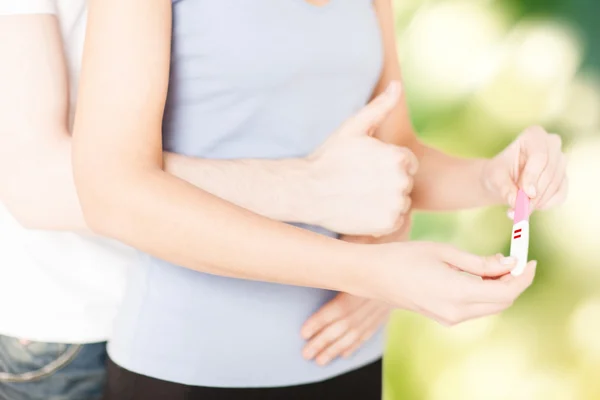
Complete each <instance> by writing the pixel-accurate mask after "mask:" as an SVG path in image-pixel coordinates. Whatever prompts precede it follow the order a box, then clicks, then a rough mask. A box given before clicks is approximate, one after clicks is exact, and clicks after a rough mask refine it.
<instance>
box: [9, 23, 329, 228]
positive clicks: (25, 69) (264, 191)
mask: <svg viewBox="0 0 600 400" xmlns="http://www.w3.org/2000/svg"><path fill="white" fill-rule="evenodd" d="M0 37H3V38H6V39H4V40H2V41H0V55H1V56H2V60H3V61H2V63H0V88H2V90H0V201H2V203H3V204H4V205H5V206H6V207H7V208H8V209H9V211H10V212H11V213H12V214H13V215H14V216H15V217H16V218H17V220H18V221H19V222H20V223H21V224H22V225H24V226H26V227H28V228H33V229H47V230H81V231H83V230H86V229H87V227H86V224H85V220H84V218H83V215H82V212H81V207H80V205H79V199H78V198H77V195H76V191H75V185H74V182H73V177H72V176H73V171H72V167H71V135H70V132H69V123H68V110H69V99H68V93H69V82H68V77H67V70H66V64H65V57H64V52H63V47H62V39H61V36H60V31H59V26H58V22H57V20H56V17H54V16H52V15H40V14H37V15H20V16H0ZM164 164H165V170H166V171H167V172H170V173H172V174H173V175H176V176H178V177H180V178H182V179H184V180H186V181H188V182H190V183H192V184H193V185H195V186H198V187H201V188H203V189H205V190H206V191H207V192H210V193H212V194H214V195H216V196H218V197H221V198H223V199H225V200H228V201H230V202H232V203H234V204H236V205H239V206H241V207H243V208H246V209H249V210H251V211H254V212H256V213H258V214H261V215H264V216H267V217H269V218H273V219H276V220H281V221H287V222H303V223H308V224H318V223H319V222H320V221H322V220H323V216H324V213H325V211H324V210H323V209H322V207H320V205H322V204H324V203H325V202H324V201H323V198H322V197H321V196H320V195H319V194H318V193H317V191H318V190H317V189H316V187H317V185H316V184H315V181H316V180H318V176H319V171H318V170H317V168H315V167H314V166H313V165H312V163H311V162H310V161H309V160H308V159H284V160H207V159H199V158H192V157H186V156H182V155H178V154H172V153H165V156H164Z"/></svg>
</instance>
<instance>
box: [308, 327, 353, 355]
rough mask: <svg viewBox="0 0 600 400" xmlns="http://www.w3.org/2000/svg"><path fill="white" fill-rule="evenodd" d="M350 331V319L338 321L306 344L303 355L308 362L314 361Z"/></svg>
mask: <svg viewBox="0 0 600 400" xmlns="http://www.w3.org/2000/svg"><path fill="white" fill-rule="evenodd" d="M349 329H350V321H349V320H348V319H341V320H338V321H336V322H334V323H332V324H331V325H329V326H327V327H326V328H325V329H323V330H322V331H320V332H319V333H318V334H317V335H316V336H315V337H313V338H312V339H311V340H310V342H308V343H307V344H306V346H305V347H304V350H303V352H302V355H303V356H304V358H305V359H307V360H312V359H313V358H315V357H316V356H317V355H318V354H320V353H321V352H322V351H323V350H325V349H326V348H327V347H329V346H330V345H331V344H332V343H333V342H335V341H336V340H339V339H340V338H341V337H342V336H344V335H345V334H346V332H347V331H348V330H349Z"/></svg>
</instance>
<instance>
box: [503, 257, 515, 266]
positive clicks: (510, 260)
mask: <svg viewBox="0 0 600 400" xmlns="http://www.w3.org/2000/svg"><path fill="white" fill-rule="evenodd" d="M500 263H501V264H502V265H511V264H516V263H517V260H516V259H515V258H514V257H504V258H503V259H502V260H500Z"/></svg>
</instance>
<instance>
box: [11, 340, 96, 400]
mask: <svg viewBox="0 0 600 400" xmlns="http://www.w3.org/2000/svg"><path fill="white" fill-rule="evenodd" d="M105 365H106V343H93V344H83V345H81V344H63V343H42V342H25V341H20V340H19V339H16V338H13V337H9V336H1V335H0V400H97V399H100V398H101V397H102V390H103V388H104V380H105V374H106V372H105Z"/></svg>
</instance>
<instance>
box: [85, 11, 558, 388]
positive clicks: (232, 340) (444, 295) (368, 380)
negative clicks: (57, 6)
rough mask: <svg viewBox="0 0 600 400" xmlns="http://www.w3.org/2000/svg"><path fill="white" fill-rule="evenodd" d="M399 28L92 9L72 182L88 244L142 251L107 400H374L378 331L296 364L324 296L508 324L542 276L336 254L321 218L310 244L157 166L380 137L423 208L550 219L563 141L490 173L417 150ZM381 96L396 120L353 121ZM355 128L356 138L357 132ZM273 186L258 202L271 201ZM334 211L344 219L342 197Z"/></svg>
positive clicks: (300, 16) (466, 261)
mask: <svg viewBox="0 0 600 400" xmlns="http://www.w3.org/2000/svg"><path fill="white" fill-rule="evenodd" d="M172 11H173V21H174V24H173V27H172V26H171V20H172V14H171V12H172ZM392 21H393V20H392V15H391V5H390V2H389V0H375V1H374V2H370V1H367V0H356V1H330V2H328V3H326V4H321V5H315V4H311V3H309V2H305V1H303V0H289V1H270V0H262V1H255V2H240V1H235V0H222V1H219V2H214V1H205V0H180V1H177V2H175V3H174V4H173V5H172V4H171V2H170V1H169V0H157V1H155V2H151V3H148V2H146V1H142V0H102V1H99V0H92V1H91V5H90V17H89V28H88V35H87V39H86V50H85V54H84V67H83V73H82V81H81V82H82V83H81V87H80V90H81V93H80V96H81V97H80V102H79V103H78V114H77V117H76V126H75V138H74V142H75V143H74V163H75V166H74V169H75V179H76V186H77V188H78V192H79V195H80V200H81V203H82V207H83V211H84V215H85V217H86V220H87V221H88V223H89V224H90V226H91V227H92V228H93V229H95V230H96V231H97V232H99V233H102V234H104V235H107V236H111V237H114V238H117V239H120V240H122V241H124V242H125V243H128V244H130V245H133V246H134V247H137V248H138V249H140V250H141V251H142V252H144V253H143V254H142V255H141V257H140V261H139V265H138V266H137V268H135V269H134V270H133V272H132V275H131V279H130V285H129V287H128V289H127V293H126V296H125V300H124V304H123V306H122V310H121V312H120V315H119V317H118V318H117V323H116V330H115V335H114V337H113V339H112V342H111V343H110V345H109V355H110V357H111V359H112V361H113V362H112V363H111V364H110V366H109V384H108V392H107V394H106V398H108V399H152V398H168V399H183V398H186V399H196V398H198V399H213V398H214V399H217V398H218V399H226V398H232V399H252V398H260V399H263V398H264V399H270V398H286V399H294V398H313V397H314V398H347V397H349V396H353V398H376V397H377V396H380V393H381V375H380V374H381V372H380V364H379V360H380V357H381V351H382V346H381V335H380V334H378V335H375V336H374V337H372V338H371V339H370V340H366V341H364V342H363V343H362V345H361V346H360V349H358V350H357V351H356V352H354V354H353V355H352V356H351V357H349V358H346V359H341V358H336V359H335V360H334V361H333V362H327V361H329V360H330V358H331V356H328V357H327V358H326V359H325V360H321V362H320V363H318V364H327V365H326V366H324V367H323V366H320V365H318V364H317V363H314V362H311V361H308V360H305V359H303V358H302V356H301V351H302V347H303V346H304V341H303V339H302V338H301V337H300V335H299V332H298V331H299V330H300V328H301V326H302V324H303V322H304V320H305V319H306V318H307V317H308V316H310V315H311V314H312V313H313V312H314V311H315V310H317V309H319V307H321V306H323V304H325V303H326V302H327V301H329V300H330V299H331V298H332V296H333V295H334V292H332V291H337V292H344V293H345V294H344V295H343V296H344V297H345V299H346V300H344V307H346V308H345V310H346V313H345V314H347V313H352V311H353V307H355V304H358V303H360V304H362V302H361V301H357V302H354V300H355V299H357V298H361V299H363V298H364V299H365V300H364V301H365V302H367V301H368V302H370V304H372V306H373V307H374V309H379V305H380V303H385V304H389V305H391V306H393V307H397V308H401V309H406V310H412V311H416V312H419V313H421V314H423V315H426V316H428V317H431V318H434V319H436V320H438V321H441V322H443V323H446V324H453V323H457V322H459V321H463V320H466V319H470V318H475V317H478V316H483V315H489V314H492V313H496V312H499V311H501V310H503V309H505V308H506V307H508V306H509V305H510V304H511V303H512V302H513V301H514V300H515V299H516V297H518V295H519V294H520V293H521V292H522V291H523V290H525V289H526V287H527V286H528V285H529V284H530V283H531V281H532V279H533V276H534V265H533V264H530V265H529V266H528V268H527V271H526V273H525V274H524V275H522V276H520V277H516V278H515V277H512V276H510V275H507V272H508V271H510V269H511V267H512V265H513V263H514V260H510V259H509V260H502V259H500V258H499V257H490V258H487V259H484V258H481V257H477V256H473V255H469V254H466V253H463V252H460V251H458V250H455V249H452V248H449V247H448V246H445V245H440V244H433V243H384V244H378V245H364V244H357V243H348V242H347V241H338V240H335V239H333V237H335V236H336V233H334V232H332V231H330V230H326V229H323V228H319V227H317V226H314V225H325V224H324V223H323V222H326V221H327V218H314V219H313V220H314V222H315V223H314V225H311V226H305V225H303V226H301V227H302V228H307V229H298V228H297V227H294V226H290V225H285V224H281V223H277V222H274V221H272V220H269V219H266V218H263V217H261V216H258V215H257V214H253V213H251V212H249V211H247V210H245V209H244V208H241V207H238V206H236V205H234V204H232V203H229V202H226V201H224V200H221V199H219V198H217V197H215V196H213V195H211V194H209V193H208V192H205V191H202V190H198V189H197V188H195V187H193V186H191V185H189V184H187V183H185V182H183V181H180V180H178V179H176V178H175V177H174V176H172V175H170V174H167V173H165V172H164V171H163V169H162V163H163V159H162V157H161V151H162V147H163V144H164V147H165V149H166V150H171V151H174V152H176V153H181V154H187V155H194V156H202V157H206V158H213V159H240V158H255V159H297V158H301V159H302V158H303V157H306V156H307V155H311V156H309V157H308V159H307V160H308V162H311V163H316V164H319V163H320V162H321V153H320V150H319V149H321V148H320V146H321V145H322V144H323V143H324V142H325V143H326V144H325V147H327V143H328V142H330V141H331V140H333V141H334V142H335V140H336V138H339V137H344V138H348V137H350V136H351V137H353V138H356V140H357V141H358V140H361V141H362V142H361V143H365V144H366V143H371V141H370V140H369V138H367V137H365V136H364V133H365V132H372V131H375V130H377V136H378V137H379V138H380V139H382V140H384V141H386V142H392V143H395V144H398V145H404V146H408V147H410V148H411V149H412V150H413V152H414V153H415V154H417V155H418V156H419V160H420V167H419V170H418V172H417V173H416V175H415V177H414V191H413V192H412V202H413V206H414V207H415V208H421V209H430V210H431V209H437V210H452V209H460V208H468V207H476V206H484V205H491V204H498V203H508V204H509V205H512V203H513V202H514V199H513V197H514V194H515V193H516V189H517V187H519V186H520V187H522V188H525V189H526V190H527V191H528V193H529V195H530V196H531V197H532V198H533V199H534V203H535V205H536V207H538V208H546V207H549V206H552V205H554V204H557V203H559V202H561V201H562V199H563V198H564V195H565V192H566V180H565V177H564V164H563V162H564V160H563V159H564V157H563V155H562V152H561V149H560V141H559V140H557V138H556V136H555V135H548V134H547V133H545V132H544V131H543V130H542V129H541V128H533V129H530V130H527V131H526V132H525V133H524V134H523V135H521V136H520V137H519V138H518V139H517V140H516V141H515V143H513V144H512V145H511V146H509V148H507V149H506V150H505V151H504V152H502V153H501V154H500V155H498V156H497V157H495V158H493V159H491V160H481V159H477V160H462V159H456V158H453V157H450V156H447V155H444V154H442V153H440V152H437V151H435V150H433V149H430V148H427V147H425V146H423V145H422V144H420V143H419V142H418V141H417V140H416V139H415V136H414V134H413V132H412V129H411V127H410V123H409V120H408V117H407V112H406V106H405V102H404V100H403V99H402V100H401V101H400V102H399V104H397V105H396V103H397V100H398V97H399V87H398V85H397V83H394V82H395V81H398V80H399V79H400V73H399V67H398V65H397V61H396V60H397V57H396V53H395V43H394V34H393V23H392ZM171 43H172V45H173V47H172V49H171ZM169 55H170V56H171V62H170V63H169ZM169 64H170V83H169V85H170V87H169V88H168V90H167V83H168V81H169V79H168V78H169ZM386 87H387V88H389V90H387V91H386V92H384V89H385V88H386ZM167 93H168V96H167ZM380 93H383V94H380ZM372 94H380V95H379V96H378V97H377V98H376V99H375V100H374V102H373V103H372V107H374V108H377V109H385V108H386V107H384V106H383V104H388V105H391V106H390V108H391V109H392V111H391V115H389V117H388V118H385V117H386V112H372V111H369V110H373V109H374V108H371V109H367V112H362V113H358V114H355V115H354V116H352V115H353V113H354V112H355V111H356V110H358V109H360V107H362V106H363V105H364V103H366V101H367V100H368V99H369V98H370V97H371V96H372ZM165 102H166V107H165ZM378 107H380V108H378ZM163 110H164V124H163V123H162V120H163ZM384 120H385V121H384ZM344 121H347V122H346V123H343V122H344ZM348 121H350V122H348ZM349 124H351V125H353V126H355V127H358V128H356V129H355V130H353V132H351V133H346V132H347V131H348V125H349ZM340 125H341V128H339V129H338V126H340ZM161 128H162V130H161ZM163 131H164V137H162V136H163V135H162V133H163ZM332 133H333V135H332ZM361 134H362V135H361ZM345 147H346V146H345ZM358 157H360V153H358V152H357V159H358ZM361 161H362V160H361ZM329 165H330V166H331V171H332V173H335V167H334V166H335V163H333V164H329ZM100 166H101V168H100ZM515 166H521V167H522V168H514V167H515ZM387 168H388V169H395V168H397V165H394V164H389V165H388V167H387ZM224 180H227V176H224ZM376 181H377V180H374V181H373V182H372V183H373V184H375V185H377V183H376ZM244 189H247V190H245V191H244V192H246V191H256V190H257V188H255V187H253V185H250V186H248V187H244ZM277 189H278V186H275V187H272V188H266V190H267V191H268V193H271V194H272V195H273V196H274V202H275V203H277ZM213 193H214V191H213ZM217 195H219V196H220V197H222V198H224V199H225V200H230V201H232V202H233V203H235V204H237V205H242V206H243V205H244V204H241V203H243V202H239V201H234V200H232V199H231V198H228V196H227V195H221V194H220V193H217ZM322 202H323V203H327V204H330V205H333V207H335V204H336V198H335V196H331V197H328V196H326V197H324V198H323V200H322ZM306 210H307V209H304V211H305V212H306ZM308 211H310V208H309V209H308ZM311 231H312V232H311ZM317 233H321V235H318V234H317ZM360 233H366V232H360ZM378 240H379V241H381V242H384V241H385V239H378ZM378 240H376V239H374V240H372V242H377V241H378ZM503 262H504V263H503ZM181 267H185V268H181ZM198 271H199V272H203V273H198ZM460 271H466V272H468V273H470V274H469V275H465V274H462V273H460ZM472 275H478V276H479V277H481V276H484V277H502V278H501V279H496V280H481V279H479V278H478V277H474V276H472ZM240 278H241V279H240ZM340 296H342V295H340ZM366 299H368V300H366ZM382 307H384V306H382ZM359 319H362V320H365V319H366V317H364V316H363V317H362V318H359ZM340 320H344V318H343V317H342V318H341V319H340ZM346 325H349V323H346ZM307 330H309V331H310V330H311V329H310V328H307ZM352 332H354V331H352ZM305 333H306V332H305ZM310 333H312V332H309V335H310ZM309 335H308V336H309ZM352 336H356V335H354V334H352V335H350V339H347V338H345V337H344V338H343V340H341V339H340V342H342V345H340V346H338V347H341V350H342V352H346V351H352V350H353V346H355V345H356V343H360V342H361V341H362V340H363V339H366V338H367V337H368V333H367V334H364V335H360V336H358V337H354V338H353V337H352ZM352 339H355V340H352ZM334 341H335V340H334ZM336 343H337V342H336ZM339 350H340V349H339V348H338V349H337V350H336V349H334V350H331V353H330V354H332V355H336V354H339ZM328 351H329V350H328ZM310 355H312V354H305V356H310ZM307 358H312V357H307ZM324 361H325V362H324Z"/></svg>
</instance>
